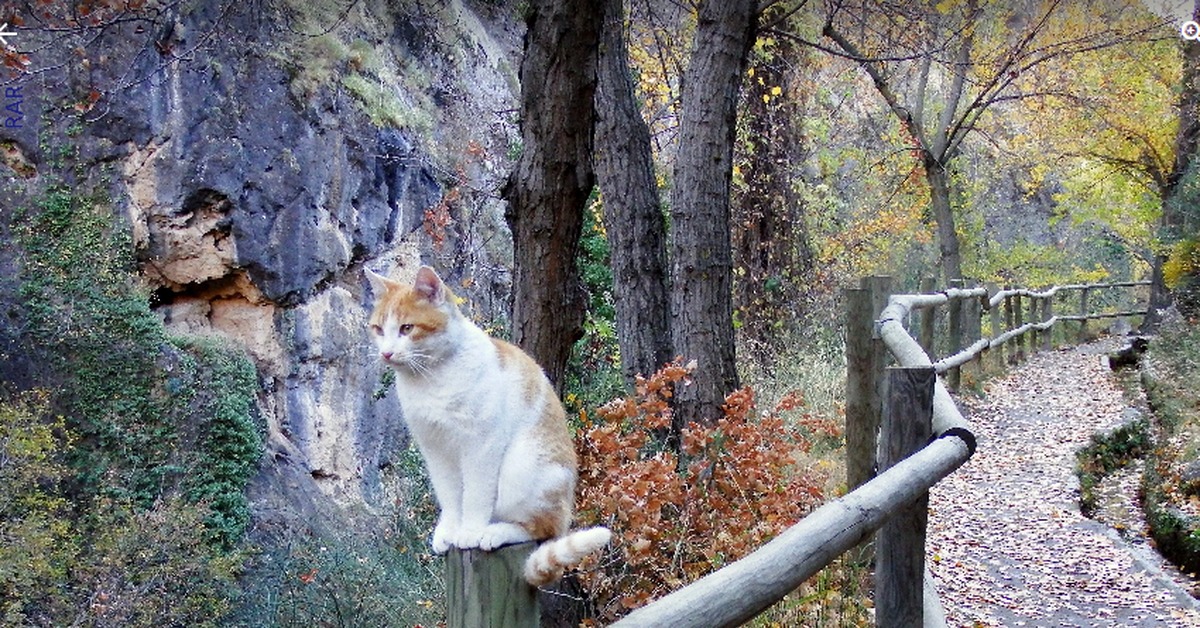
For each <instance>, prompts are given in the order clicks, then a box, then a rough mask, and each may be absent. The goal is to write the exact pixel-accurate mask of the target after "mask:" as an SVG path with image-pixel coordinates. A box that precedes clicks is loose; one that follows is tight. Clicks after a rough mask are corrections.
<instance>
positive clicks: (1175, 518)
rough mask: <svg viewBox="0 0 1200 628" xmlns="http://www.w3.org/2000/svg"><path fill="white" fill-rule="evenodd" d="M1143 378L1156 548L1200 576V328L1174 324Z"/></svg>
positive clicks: (1150, 518) (1146, 484)
mask: <svg viewBox="0 0 1200 628" xmlns="http://www.w3.org/2000/svg"><path fill="white" fill-rule="evenodd" d="M1148 356H1149V360H1150V367H1149V368H1148V369H1146V371H1145V373H1144V377H1143V383H1144V385H1145V390H1146V395H1147V397H1148V399H1149V401H1150V406H1151V408H1152V409H1153V410H1154V415H1155V420H1156V423H1157V425H1156V427H1157V440H1156V446H1155V447H1154V448H1153V449H1152V450H1151V452H1150V455H1149V456H1148V457H1147V460H1146V473H1145V476H1144V477H1143V479H1142V491H1143V494H1144V498H1143V504H1144V509H1145V511H1146V520H1147V522H1148V523H1149V525H1150V534H1151V536H1152V537H1153V538H1154V540H1155V542H1156V543H1157V545H1158V549H1159V551H1160V552H1162V553H1163V555H1165V556H1167V557H1168V558H1169V559H1170V560H1171V561H1173V562H1174V563H1176V564H1177V565H1179V566H1180V567H1182V568H1183V569H1184V570H1186V571H1189V572H1192V573H1197V572H1200V508H1197V506H1196V504H1197V503H1198V502H1200V468H1198V467H1197V461H1198V460H1200V328H1197V327H1196V326H1194V325H1190V326H1189V325H1185V324H1183V323H1176V324H1174V325H1172V326H1170V327H1168V328H1166V329H1164V330H1163V333H1162V335H1161V336H1160V337H1159V338H1158V339H1156V340H1155V341H1154V342H1152V343H1151V345H1150V351H1149V353H1148Z"/></svg>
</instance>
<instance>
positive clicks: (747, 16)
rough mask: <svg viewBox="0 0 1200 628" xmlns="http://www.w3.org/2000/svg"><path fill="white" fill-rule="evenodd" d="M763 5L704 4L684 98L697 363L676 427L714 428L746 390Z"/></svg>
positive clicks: (678, 218)
mask: <svg viewBox="0 0 1200 628" xmlns="http://www.w3.org/2000/svg"><path fill="white" fill-rule="evenodd" d="M755 8H756V3H755V2H754V1H753V0H707V1H706V2H704V3H703V4H702V5H701V6H700V12H699V16H698V20H697V24H696V35H695V40H694V42H693V46H692V55H691V62H690V64H689V66H688V70H687V72H686V73H685V76H684V83H683V89H682V92H681V100H682V115H681V119H680V126H679V146H678V154H677V156H676V162H675V176H674V181H673V184H672V194H671V237H670V247H671V282H672V286H671V317H672V321H671V331H672V336H673V338H674V342H673V344H674V347H675V352H676V353H678V354H680V355H682V356H683V357H684V359H685V360H696V362H697V364H698V368H697V370H696V372H695V373H694V375H693V381H692V384H691V385H690V386H685V387H683V388H681V389H680V390H679V391H678V397H677V399H678V410H679V411H678V412H677V413H676V415H675V421H676V423H677V424H676V425H675V426H674V427H676V428H677V429H678V428H682V426H683V425H684V424H685V423H686V421H690V420H695V421H699V422H702V423H710V424H711V423H713V422H715V421H716V420H717V419H718V418H719V417H720V416H721V413H722V412H721V404H722V403H723V401H724V399H725V395H726V394H728V393H729V392H731V391H733V390H734V389H735V388H737V385H738V377H737V371H736V369H735V368H734V367H735V364H734V357H735V351H734V330H733V305H732V294H731V283H732V281H731V280H732V269H733V261H732V254H731V250H730V240H729V228H730V220H729V218H730V214H729V193H730V184H731V177H732V168H733V142H734V139H735V136H736V119H737V113H736V109H737V101H738V90H739V87H740V86H741V79H742V72H743V68H744V66H745V61H746V56H747V53H748V52H749V50H750V46H751V45H752V44H753V43H754V32H755V27H756V24H757V19H756V17H757V16H756V13H755Z"/></svg>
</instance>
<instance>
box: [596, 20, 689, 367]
mask: <svg viewBox="0 0 1200 628" xmlns="http://www.w3.org/2000/svg"><path fill="white" fill-rule="evenodd" d="M603 2H604V5H605V6H604V26H603V32H602V34H601V42H600V65H599V71H598V76H597V83H598V87H597V90H596V176H597V180H598V181H599V183H600V191H601V193H602V194H603V195H604V197H603V198H604V228H605V231H606V233H607V234H608V243H609V247H610V258H611V266H612V273H613V300H614V305H615V306H616V311H617V321H616V322H617V342H618V346H619V347H620V350H621V371H622V372H623V373H624V375H625V381H626V383H627V384H628V385H629V386H631V387H632V386H633V383H634V377H635V376H636V375H639V374H640V375H650V374H652V373H654V372H655V371H656V370H658V368H659V367H660V366H662V365H663V364H664V363H665V362H666V361H668V360H670V359H671V357H672V356H671V330H670V302H669V300H668V298H667V249H666V239H667V229H666V221H665V218H664V216H663V211H662V207H661V203H660V201H659V197H658V189H657V183H656V181H655V178H654V164H653V160H652V153H651V148H650V129H649V127H648V126H646V122H645V120H643V119H642V115H641V112H640V111H639V110H638V106H637V102H636V101H635V99H634V91H633V80H632V78H631V77H630V71H629V62H628V54H627V50H626V45H625V28H624V6H623V5H624V2H623V0H603Z"/></svg>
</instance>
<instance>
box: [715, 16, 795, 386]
mask: <svg viewBox="0 0 1200 628" xmlns="http://www.w3.org/2000/svg"><path fill="white" fill-rule="evenodd" d="M780 8H782V5H780ZM769 19H770V18H769V17H765V18H764V20H768V21H769ZM765 57H766V58H764V59H763V61H762V62H761V63H756V64H755V65H754V66H753V69H754V76H753V78H752V79H750V82H749V83H748V85H747V86H746V89H745V90H744V91H745V93H746V105H745V109H744V111H745V114H744V115H745V116H746V117H745V120H744V122H743V125H742V126H743V127H744V130H743V131H742V137H741V138H740V139H739V141H738V142H737V145H738V146H739V147H740V151H739V152H738V153H736V155H737V160H738V163H740V164H743V166H742V167H743V178H744V180H745V186H744V188H743V190H744V191H743V192H742V193H741V194H735V203H734V206H733V209H732V212H733V233H732V237H733V255H734V258H733V263H734V268H736V269H737V273H738V276H739V280H738V282H737V284H736V285H735V287H734V308H735V310H736V311H737V312H738V314H739V319H740V320H741V322H742V326H741V329H740V333H741V334H742V335H743V337H745V338H747V339H749V340H750V343H748V344H743V345H742V346H743V348H749V349H750V353H751V356H750V357H752V358H753V359H754V360H755V361H756V362H759V363H761V364H764V365H766V364H769V363H770V362H771V361H772V360H774V359H775V356H776V354H777V353H778V352H779V350H780V349H781V348H783V342H784V341H785V340H786V339H785V338H784V337H783V335H781V334H779V333H778V330H779V327H778V326H779V325H781V324H789V323H790V322H792V321H794V320H795V319H796V317H797V314H798V313H799V309H800V308H801V307H802V306H801V305H800V303H801V299H802V296H803V295H802V294H801V286H803V285H805V284H806V283H807V280H808V279H809V277H810V275H811V273H812V269H813V257H814V253H813V250H812V244H811V238H810V236H809V233H808V229H807V226H806V224H805V220H804V214H805V207H804V200H803V199H802V198H801V197H800V194H799V193H798V192H797V187H796V182H797V181H798V179H799V175H798V173H797V172H796V168H797V166H796V164H797V163H799V161H798V160H797V159H796V158H795V157H796V156H797V155H800V154H802V153H803V152H804V150H805V146H803V128H802V127H803V124H804V111H803V107H802V106H801V105H800V102H801V96H800V95H799V94H797V88H796V83H797V82H798V81H796V78H798V77H797V74H798V72H797V66H796V65H795V62H796V60H797V59H798V58H801V59H802V58H803V57H802V55H800V53H799V52H798V51H797V50H796V44H794V43H793V42H792V40H790V39H787V38H783V39H780V40H778V41H777V42H776V43H775V44H774V45H773V46H771V47H769V48H768V49H767V53H766V55H765ZM799 67H804V66H803V65H800V66H799ZM777 89H778V90H779V93H776V92H775V90H777ZM743 357H745V356H743Z"/></svg>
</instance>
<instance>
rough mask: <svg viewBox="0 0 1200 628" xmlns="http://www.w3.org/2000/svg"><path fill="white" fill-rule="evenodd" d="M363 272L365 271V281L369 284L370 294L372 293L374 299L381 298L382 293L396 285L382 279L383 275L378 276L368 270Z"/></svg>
mask: <svg viewBox="0 0 1200 628" xmlns="http://www.w3.org/2000/svg"><path fill="white" fill-rule="evenodd" d="M364 270H366V271H367V281H370V282H371V292H373V293H374V294H375V296H376V297H380V296H383V293H385V292H387V291H388V288H391V287H394V286H395V285H396V282H394V281H392V280H391V279H388V278H387V277H384V276H383V275H380V274H379V273H377V272H375V271H373V270H371V269H370V268H366V269H364Z"/></svg>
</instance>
